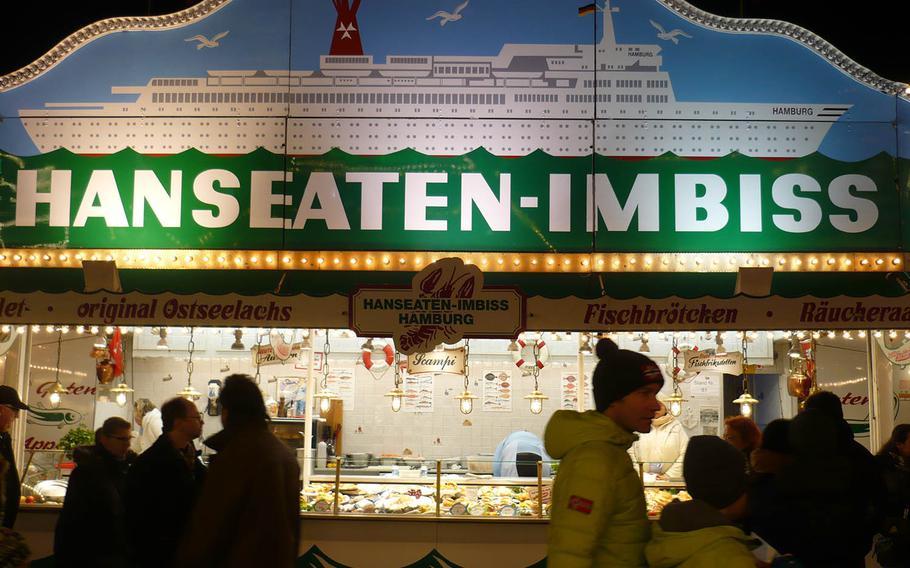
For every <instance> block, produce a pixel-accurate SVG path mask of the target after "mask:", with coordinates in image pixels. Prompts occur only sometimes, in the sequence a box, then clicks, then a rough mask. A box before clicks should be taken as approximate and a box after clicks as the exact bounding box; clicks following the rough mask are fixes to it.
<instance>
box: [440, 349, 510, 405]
mask: <svg viewBox="0 0 910 568" xmlns="http://www.w3.org/2000/svg"><path fill="white" fill-rule="evenodd" d="M468 343H469V342H468V341H465V344H464V391H463V392H462V393H461V394H459V395H456V396H455V400H457V401H458V409H459V410H460V411H461V413H462V414H470V413H471V411H473V410H474V400H475V399H477V398H478V397H476V396H474V395H473V394H471V391H470V389H469V388H468V385H469V382H468V381H469V379H470V376H471V367H470V364H469V361H468V352H469V350H470V346H469V345H468ZM513 343H514V342H513ZM516 347H517V344H516Z"/></svg>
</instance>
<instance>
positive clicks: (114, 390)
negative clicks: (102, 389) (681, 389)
mask: <svg viewBox="0 0 910 568" xmlns="http://www.w3.org/2000/svg"><path fill="white" fill-rule="evenodd" d="M110 392H111V394H113V395H114V402H116V403H117V406H126V401H127V396H128V395H129V394H130V393H132V392H133V389H131V388H130V386H129V385H128V384H126V383H125V382H122V381H121V382H119V383H117V386H114V387H111V391H110Z"/></svg>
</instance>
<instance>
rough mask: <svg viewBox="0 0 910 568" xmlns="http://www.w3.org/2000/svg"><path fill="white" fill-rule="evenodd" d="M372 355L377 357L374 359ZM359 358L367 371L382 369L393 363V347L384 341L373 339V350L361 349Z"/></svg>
mask: <svg viewBox="0 0 910 568" xmlns="http://www.w3.org/2000/svg"><path fill="white" fill-rule="evenodd" d="M373 355H378V357H377V358H376V359H375V360H374V359H373ZM361 359H363V366H364V367H366V369H367V371H382V370H383V369H385V368H387V367H390V366H392V364H393V363H395V349H394V348H393V347H392V346H391V345H389V344H388V343H386V342H385V341H374V342H373V350H372V351H363V352H362V354H361Z"/></svg>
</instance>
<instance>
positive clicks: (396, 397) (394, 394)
mask: <svg viewBox="0 0 910 568" xmlns="http://www.w3.org/2000/svg"><path fill="white" fill-rule="evenodd" d="M369 341H370V350H371V351H372V341H373V340H372V339H370V340H369ZM364 349H366V346H364ZM383 396H387V397H389V400H390V401H391V403H392V412H398V411H399V410H401V400H402V398H403V397H404V391H403V390H401V354H400V353H398V352H397V351H396V352H395V388H393V389H392V390H390V391H389V392H387V393H385V395H383Z"/></svg>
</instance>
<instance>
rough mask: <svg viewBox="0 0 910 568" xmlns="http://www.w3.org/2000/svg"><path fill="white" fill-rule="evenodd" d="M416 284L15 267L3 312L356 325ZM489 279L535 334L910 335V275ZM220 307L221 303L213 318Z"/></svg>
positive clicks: (5, 274) (302, 275) (3, 275)
mask: <svg viewBox="0 0 910 568" xmlns="http://www.w3.org/2000/svg"><path fill="white" fill-rule="evenodd" d="M413 277H414V273H412V272H376V271H364V272H352V271H344V272H341V271H339V272H333V271H318V272H317V271H310V272H304V271H288V272H283V271H277V270H276V271H265V270H259V271H236V270H231V271H217V270H129V269H127V270H120V271H119V278H120V283H121V286H122V292H105V291H98V292H91V293H86V292H84V290H85V279H84V274H83V271H82V270H78V269H41V268H23V269H11V268H8V269H2V270H0V290H2V292H0V298H2V302H0V314H2V315H3V323H7V324H20V325H22V324H42V325H44V324H48V325H49V324H64V323H66V324H93V325H95V324H96V325H109V324H110V323H111V321H112V318H111V317H109V316H110V315H111V314H113V313H114V312H112V311H111V310H116V309H117V308H116V306H117V305H119V304H124V305H136V306H146V308H144V309H145V311H141V310H136V309H135V308H133V310H134V311H133V312H131V313H128V312H127V311H126V309H125V308H121V309H120V312H119V314H118V318H116V321H117V323H119V324H124V325H126V324H128V325H156V324H160V323H165V322H166V323H168V325H188V326H192V325H201V326H205V325H209V326H235V325H236V326H255V325H258V324H257V320H261V319H264V317H260V316H263V315H264V314H268V315H269V318H270V319H274V318H273V317H272V316H274V315H275V313H279V314H282V315H281V316H280V318H283V319H282V323H281V325H282V326H286V327H320V328H322V327H329V328H347V327H349V325H350V321H349V315H350V314H349V309H350V307H349V295H350V294H351V293H352V292H353V291H354V290H355V289H356V288H357V287H358V286H360V287H363V286H376V287H382V286H392V287H395V286H399V287H406V286H408V285H409V284H410V282H411V279H412V278H413ZM484 278H485V285H486V286H505V285H510V286H517V287H518V288H519V289H520V291H521V292H522V293H523V294H524V295H525V296H526V297H527V304H526V305H527V314H526V325H527V329H541V330H543V329H545V330H554V331H558V330H585V329H588V330H603V331H622V330H630V331H632V330H634V331H643V330H662V329H689V330H698V329H705V330H713V329H730V330H743V329H747V330H750V329H854V328H855V329H907V328H910V296H908V295H907V292H906V291H905V286H907V284H908V281H907V279H906V277H905V276H904V275H903V274H902V273H885V272H872V273H815V274H813V273H787V272H782V273H777V274H774V275H773V279H772V281H771V290H770V294H769V295H767V296H748V295H745V294H739V295H737V294H735V290H736V283H737V274H736V273H631V272H627V273H588V274H579V273H575V274H506V273H496V272H490V273H485V274H484ZM194 306H195V307H194ZM200 306H205V308H204V309H203V308H201V307H200ZM212 306H219V307H217V308H214V312H212V311H211V310H212V309H213V308H212ZM225 306H228V307H227V308H225ZM153 308H154V309H153ZM263 310H264V311H263ZM282 310H285V311H282ZM272 312H274V313H272ZM212 313H214V314H215V317H212ZM105 314H107V315H105ZM285 316H286V317H285Z"/></svg>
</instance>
